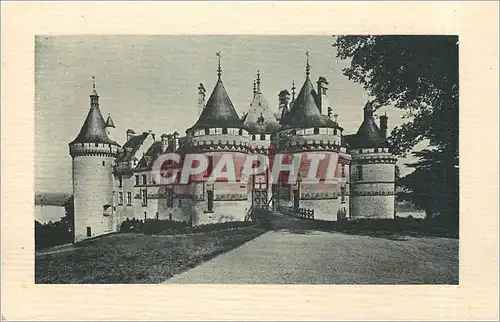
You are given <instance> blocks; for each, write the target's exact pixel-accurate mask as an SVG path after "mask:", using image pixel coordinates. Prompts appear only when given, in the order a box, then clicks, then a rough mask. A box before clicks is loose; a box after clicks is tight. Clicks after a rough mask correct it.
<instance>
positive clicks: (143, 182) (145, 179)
mask: <svg viewBox="0 0 500 322" xmlns="http://www.w3.org/2000/svg"><path fill="white" fill-rule="evenodd" d="M142 184H144V185H146V184H148V178H147V177H146V175H145V174H143V175H142Z"/></svg>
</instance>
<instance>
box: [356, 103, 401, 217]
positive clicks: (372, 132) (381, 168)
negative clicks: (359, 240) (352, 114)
mask: <svg viewBox="0 0 500 322" xmlns="http://www.w3.org/2000/svg"><path fill="white" fill-rule="evenodd" d="M363 114H364V115H363V123H361V126H360V127H359V129H358V132H357V133H356V134H354V135H349V136H347V137H346V140H347V142H348V144H349V149H350V153H351V156H352V167H351V169H352V171H351V206H350V208H351V218H352V219H356V218H394V202H395V201H394V200H395V199H394V197H395V196H394V193H395V191H394V181H395V164H396V161H397V158H396V157H395V156H394V155H392V154H391V153H390V152H389V147H388V144H387V141H386V136H387V116H385V115H383V116H381V117H380V128H379V127H378V126H377V124H376V123H375V120H374V116H373V107H372V104H371V102H367V103H366V105H365V107H364V109H363Z"/></svg>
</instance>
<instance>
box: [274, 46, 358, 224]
mask: <svg viewBox="0 0 500 322" xmlns="http://www.w3.org/2000/svg"><path fill="white" fill-rule="evenodd" d="M310 68H311V67H310V65H309V55H308V54H307V63H306V79H305V81H304V84H303V85H302V88H301V89H300V92H299V94H298V95H297V98H296V99H294V103H293V105H292V107H291V108H290V111H289V112H288V113H287V114H286V115H284V117H283V118H282V119H281V122H280V124H281V127H280V129H279V131H278V132H277V134H276V139H275V140H274V142H273V144H272V147H273V148H274V149H275V151H276V157H277V155H278V154H284V153H285V154H287V153H289V154H294V155H296V156H299V157H300V158H301V159H300V166H299V169H294V170H298V171H293V173H292V172H288V176H287V174H286V173H285V175H282V176H280V177H279V178H280V180H279V182H278V186H277V187H276V186H275V187H274V191H275V197H277V198H279V204H280V206H287V207H293V208H295V209H298V208H306V209H309V210H314V218H315V219H321V220H329V221H332V220H340V219H343V218H345V217H348V216H349V214H348V204H349V198H348V194H349V183H348V178H347V176H345V175H344V173H348V169H349V163H350V156H349V155H348V154H347V153H346V152H347V151H346V150H345V148H344V147H342V146H341V141H342V140H341V137H342V131H343V129H342V128H341V127H340V126H339V125H338V124H337V123H336V122H334V121H332V120H331V119H330V118H328V117H327V116H326V115H322V114H321V112H320V109H319V106H318V100H317V97H318V93H317V92H316V90H315V89H314V85H313V84H312V82H311V79H310ZM294 87H295V86H294ZM294 96H295V95H294ZM294 98H295V97H294ZM280 158H281V155H280ZM313 160H314V161H313ZM298 161H299V160H298ZM280 162H281V160H279V159H276V160H274V163H275V164H279V163H280ZM313 162H314V164H315V165H316V166H315V167H317V168H316V169H317V171H316V172H315V173H314V172H310V170H311V169H310V166H313ZM281 163H282V164H283V163H284V162H281ZM276 175H277V174H276ZM287 177H288V178H287ZM286 179H290V181H291V182H296V184H290V181H289V180H286ZM283 196H286V197H284V198H283ZM339 196H340V198H339Z"/></svg>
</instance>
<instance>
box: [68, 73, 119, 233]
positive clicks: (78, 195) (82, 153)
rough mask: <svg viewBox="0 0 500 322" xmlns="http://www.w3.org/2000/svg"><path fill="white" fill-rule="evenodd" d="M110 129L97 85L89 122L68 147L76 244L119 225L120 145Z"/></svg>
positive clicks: (93, 92)
mask: <svg viewBox="0 0 500 322" xmlns="http://www.w3.org/2000/svg"><path fill="white" fill-rule="evenodd" d="M107 128H114V124H113V121H112V120H111V117H108V122H106V121H104V118H103V116H102V114H101V110H100V108H99V95H98V94H97V91H96V89H95V81H94V84H93V90H92V93H91V94H90V110H89V112H88V114H87V118H86V119H85V122H84V123H83V126H82V128H81V130H80V133H79V134H78V136H77V137H76V139H74V140H73V141H72V142H71V143H69V153H70V155H71V157H72V159H73V160H72V161H73V163H72V166H73V196H74V206H75V227H74V231H75V236H74V240H75V242H77V241H81V240H83V239H87V238H90V237H94V236H98V235H102V234H104V233H107V232H112V231H115V230H116V227H117V224H118V222H117V220H116V218H115V211H114V204H113V193H114V188H113V182H114V178H113V164H114V161H115V158H116V156H117V150H118V148H119V144H118V143H116V142H115V141H113V140H111V139H110V138H109V136H108V134H107Z"/></svg>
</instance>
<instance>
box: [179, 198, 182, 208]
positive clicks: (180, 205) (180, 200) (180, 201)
mask: <svg viewBox="0 0 500 322" xmlns="http://www.w3.org/2000/svg"><path fill="white" fill-rule="evenodd" d="M179 207H182V199H179Z"/></svg>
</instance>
